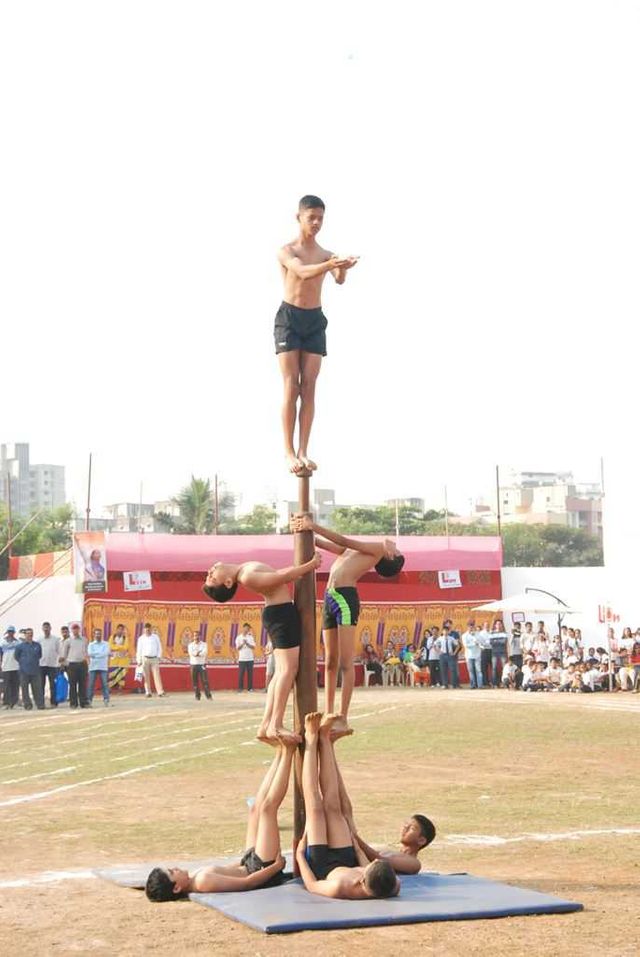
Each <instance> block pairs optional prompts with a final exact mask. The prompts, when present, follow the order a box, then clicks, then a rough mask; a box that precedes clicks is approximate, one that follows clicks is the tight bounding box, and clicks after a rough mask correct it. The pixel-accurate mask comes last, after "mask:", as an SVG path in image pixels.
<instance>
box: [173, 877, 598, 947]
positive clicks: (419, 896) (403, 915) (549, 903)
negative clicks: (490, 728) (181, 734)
mask: <svg viewBox="0 0 640 957" xmlns="http://www.w3.org/2000/svg"><path fill="white" fill-rule="evenodd" d="M401 883H402V888H401V891H400V894H399V896H398V897H394V898H391V899H389V900H367V901H343V900H332V899H330V898H328V897H319V896H318V895H317V894H310V893H309V892H308V891H307V890H305V888H304V885H303V884H302V881H300V880H295V881H291V882H290V883H288V884H284V885H283V886H282V887H273V888H269V889H267V890H256V891H250V892H249V893H247V892H244V893H233V894H190V895H189V896H190V899H191V900H193V901H195V902H196V903H198V904H203V905H204V906H205V907H213V908H214V909H215V910H217V911H220V913H221V914H224V915H225V916H226V917H230V918H231V919H232V920H237V921H240V922H241V923H243V924H247V925H248V926H249V927H253V928H254V929H255V930H261V931H264V933H266V934H286V933H290V932H292V931H297V930H330V929H332V928H339V927H374V926H378V925H380V924H416V923H421V922H424V921H442V920H480V919H484V918H486V917H516V916H523V915H526V914H562V913H567V912H569V911H577V910H582V904H576V903H574V902H573V901H566V900H562V899H561V898H559V897H552V896H551V895H550V894H540V893H538V891H530V890H526V889H523V888H521V887H513V886H511V885H510V884H499V883H497V882H496V881H488V880H484V878H481V877H472V876H471V875H470V874H416V875H415V876H411V877H402V878H401Z"/></svg>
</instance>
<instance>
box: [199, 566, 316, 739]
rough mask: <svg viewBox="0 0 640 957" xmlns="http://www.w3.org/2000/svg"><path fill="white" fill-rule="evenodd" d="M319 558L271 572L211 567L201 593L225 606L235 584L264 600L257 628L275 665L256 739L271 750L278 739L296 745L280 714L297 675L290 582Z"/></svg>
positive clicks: (297, 618)
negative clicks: (260, 626)
mask: <svg viewBox="0 0 640 957" xmlns="http://www.w3.org/2000/svg"><path fill="white" fill-rule="evenodd" d="M321 561H322V559H321V558H320V555H319V554H318V553H317V552H316V554H315V555H314V556H313V558H312V559H311V560H310V561H308V562H304V564H302V565H291V566H290V567H288V568H280V569H275V568H272V567H271V565H265V564H264V563H263V562H243V563H242V564H240V565H237V564H235V565H234V564H229V563H227V562H216V563H215V564H214V565H212V566H211V568H210V569H209V571H208V572H207V578H206V582H205V584H204V585H203V587H202V590H203V592H204V593H205V595H206V596H207V597H208V598H211V599H213V601H219V602H225V601H229V600H230V599H231V598H233V596H234V595H235V593H236V590H237V588H238V585H243V586H244V587H245V588H248V589H249V590H250V591H253V592H257V594H259V595H262V596H263V598H264V605H265V606H264V609H263V612H262V624H263V626H264V628H265V629H266V631H267V633H268V635H269V637H270V639H271V643H272V645H273V655H274V658H275V662H276V668H275V674H274V677H273V680H272V681H271V682H270V684H269V688H268V690H267V701H266V705H265V712H264V716H263V719H262V722H261V724H260V727H259V729H258V734H257V737H258V740H260V741H264V742H266V743H267V744H272V745H275V744H277V743H278V741H279V740H283V741H286V742H287V743H291V744H299V743H300V736H299V735H297V734H294V733H293V732H292V731H288V730H287V729H286V728H285V727H284V712H285V709H286V707H287V699H288V697H289V692H290V691H291V688H292V687H293V682H294V681H295V677H296V675H297V673H298V661H299V658H300V637H301V634H302V629H301V625H300V616H299V614H298V610H297V608H296V606H295V605H294V604H293V602H292V601H291V595H290V594H289V588H288V587H287V586H288V584H289V582H293V581H296V580H297V579H298V578H303V577H304V575H308V574H309V573H310V572H313V571H314V570H315V569H316V568H318V566H319V565H320V564H321Z"/></svg>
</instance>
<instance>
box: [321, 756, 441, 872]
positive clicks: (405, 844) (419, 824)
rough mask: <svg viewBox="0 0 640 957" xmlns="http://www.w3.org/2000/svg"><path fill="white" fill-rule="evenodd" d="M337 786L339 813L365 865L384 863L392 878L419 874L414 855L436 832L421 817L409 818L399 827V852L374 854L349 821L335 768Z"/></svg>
mask: <svg viewBox="0 0 640 957" xmlns="http://www.w3.org/2000/svg"><path fill="white" fill-rule="evenodd" d="M338 786H339V788H340V807H341V808H342V813H343V815H344V817H345V819H346V821H347V823H348V825H349V830H350V831H351V834H352V835H353V837H354V839H355V841H356V843H357V845H358V846H359V847H360V849H361V850H362V851H363V853H364V855H365V857H366V858H367V860H368V861H380V860H384V861H388V862H389V864H391V866H392V867H393V869H394V871H395V872H396V874H419V873H420V868H421V866H422V865H421V864H420V860H419V859H418V854H419V853H420V851H422V850H423V849H424V848H425V847H428V846H429V844H431V842H432V841H433V839H434V838H435V836H436V829H435V826H434V824H433V822H432V821H430V820H429V818H428V817H425V816H424V814H412V815H411V817H410V818H409V819H408V821H405V823H404V824H403V825H402V829H401V831H400V840H399V842H398V843H399V844H400V850H393V849H392V848H385V849H384V850H382V851H376V850H374V848H372V847H370V846H369V845H368V844H367V843H366V842H365V841H363V839H362V838H361V837H360V835H359V833H358V829H357V827H356V825H355V821H354V819H353V806H352V804H351V799H350V798H349V795H348V793H347V789H346V787H345V786H344V781H343V780H342V774H341V773H340V769H339V768H338Z"/></svg>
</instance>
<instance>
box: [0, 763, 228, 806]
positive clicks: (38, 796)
mask: <svg viewBox="0 0 640 957" xmlns="http://www.w3.org/2000/svg"><path fill="white" fill-rule="evenodd" d="M230 750H231V748H211V749H210V750H209V751H200V752H199V753H198V754H181V755H179V756H178V757H177V758H167V759H166V760H165V761H156V762H155V763H154V764H143V765H141V766H140V767H138V768H129V769H128V770H127V771H119V772H118V773H117V774H105V775H104V777H101V778H89V779H88V780H87V781H76V782H75V784H63V785H61V786H60V787H57V788H51V790H49V791H36V792H35V794H23V795H22V796H21V797H15V798H9V800H8V801H0V807H13V806H14V805H16V804H28V803H30V802H31V801H41V800H42V799H43V798H48V797H52V796H53V795H54V794H62V793H63V792H65V791H74V790H75V789H76V788H84V787H88V785H90V784H101V783H102V782H103V781H115V780H116V779H117V778H127V777H130V776H131V775H133V774H140V773H141V772H142V771H152V770H153V769H154V768H161V767H164V765H166V764H176V763H178V762H179V761H193V760H195V759H196V758H202V757H204V756H205V755H209V754H221V753H223V752H228V751H230Z"/></svg>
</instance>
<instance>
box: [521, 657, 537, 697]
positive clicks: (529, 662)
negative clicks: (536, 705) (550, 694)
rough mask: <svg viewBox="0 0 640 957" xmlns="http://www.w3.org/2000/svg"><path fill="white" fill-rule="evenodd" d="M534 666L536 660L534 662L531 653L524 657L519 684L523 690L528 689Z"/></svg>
mask: <svg viewBox="0 0 640 957" xmlns="http://www.w3.org/2000/svg"><path fill="white" fill-rule="evenodd" d="M535 667H536V662H535V658H534V657H533V656H532V655H529V656H528V657H527V658H525V659H524V664H523V666H522V684H521V688H522V690H523V691H528V690H529V688H530V686H531V679H532V677H533V672H534V670H535Z"/></svg>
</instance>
